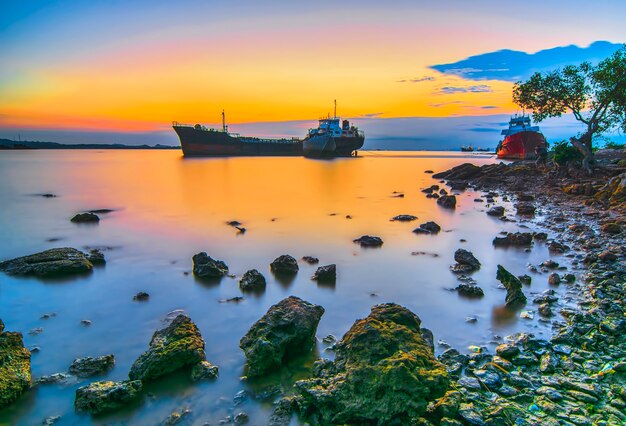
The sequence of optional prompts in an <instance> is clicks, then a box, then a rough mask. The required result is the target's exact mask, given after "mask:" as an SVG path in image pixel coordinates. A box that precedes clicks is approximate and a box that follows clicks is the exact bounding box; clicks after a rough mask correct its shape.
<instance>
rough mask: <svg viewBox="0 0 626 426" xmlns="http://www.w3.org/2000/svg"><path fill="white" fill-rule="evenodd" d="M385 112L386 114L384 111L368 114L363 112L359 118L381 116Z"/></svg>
mask: <svg viewBox="0 0 626 426" xmlns="http://www.w3.org/2000/svg"><path fill="white" fill-rule="evenodd" d="M383 114H384V112H370V113H368V114H361V115H359V118H377V117H380V116H381V115H383Z"/></svg>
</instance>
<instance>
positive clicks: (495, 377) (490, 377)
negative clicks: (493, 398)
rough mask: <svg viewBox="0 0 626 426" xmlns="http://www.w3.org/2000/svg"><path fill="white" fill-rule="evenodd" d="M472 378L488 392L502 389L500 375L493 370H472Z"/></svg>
mask: <svg viewBox="0 0 626 426" xmlns="http://www.w3.org/2000/svg"><path fill="white" fill-rule="evenodd" d="M474 376H476V378H477V379H479V380H480V381H481V382H482V383H483V384H484V385H485V386H487V387H488V388H489V389H490V390H496V389H499V388H501V387H502V379H501V378H500V375H499V374H498V373H496V372H495V371H493V370H483V369H479V370H474Z"/></svg>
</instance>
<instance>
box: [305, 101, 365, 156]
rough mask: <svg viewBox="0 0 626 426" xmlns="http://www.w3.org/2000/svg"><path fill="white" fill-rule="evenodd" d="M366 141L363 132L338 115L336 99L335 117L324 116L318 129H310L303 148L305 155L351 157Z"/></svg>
mask: <svg viewBox="0 0 626 426" xmlns="http://www.w3.org/2000/svg"><path fill="white" fill-rule="evenodd" d="M340 121H341V126H340V125H339V122H340ZM364 142H365V134H364V133H363V132H361V131H359V129H358V128H357V127H355V126H351V125H350V122H349V121H348V120H343V121H342V120H341V119H340V118H338V117H337V101H335V114H334V117H333V118H330V117H326V118H322V119H320V120H319V125H318V127H317V128H316V129H309V133H308V134H307V136H306V138H304V140H303V141H302V150H303V153H304V156H305V157H311V158H329V157H351V156H356V154H357V150H358V149H360V148H361V147H362V146H363V143H364Z"/></svg>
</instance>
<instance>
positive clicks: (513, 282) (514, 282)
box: [496, 265, 526, 309]
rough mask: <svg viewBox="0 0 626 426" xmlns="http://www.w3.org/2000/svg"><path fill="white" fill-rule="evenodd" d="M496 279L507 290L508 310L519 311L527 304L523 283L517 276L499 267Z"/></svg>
mask: <svg viewBox="0 0 626 426" xmlns="http://www.w3.org/2000/svg"><path fill="white" fill-rule="evenodd" d="M496 278H497V280H498V281H500V282H501V283H502V285H504V288H506V307H507V308H510V309H517V308H521V307H522V306H524V305H525V304H526V296H525V295H524V292H523V291H522V282H521V281H520V280H519V279H518V278H517V277H516V276H515V275H513V274H512V273H510V272H509V271H507V270H506V269H504V268H503V267H502V265H498V272H497V273H496Z"/></svg>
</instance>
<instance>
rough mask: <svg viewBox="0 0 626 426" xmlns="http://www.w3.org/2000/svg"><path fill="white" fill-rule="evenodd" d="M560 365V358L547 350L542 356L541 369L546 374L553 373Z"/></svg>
mask: <svg viewBox="0 0 626 426" xmlns="http://www.w3.org/2000/svg"><path fill="white" fill-rule="evenodd" d="M558 365H559V359H558V358H557V357H556V356H554V355H552V354H551V353H550V352H546V353H545V354H543V355H542V356H541V359H540V360H539V371H541V372H542V373H544V374H552V373H554V371H555V370H556V367H558Z"/></svg>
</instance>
